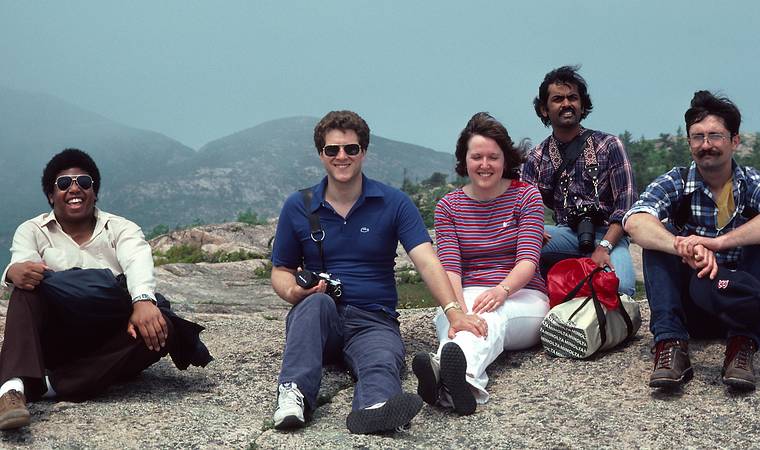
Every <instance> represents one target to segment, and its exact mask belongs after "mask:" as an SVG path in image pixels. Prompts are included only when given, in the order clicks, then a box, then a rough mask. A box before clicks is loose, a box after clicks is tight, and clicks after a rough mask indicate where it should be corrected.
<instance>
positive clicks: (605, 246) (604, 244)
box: [599, 239, 613, 253]
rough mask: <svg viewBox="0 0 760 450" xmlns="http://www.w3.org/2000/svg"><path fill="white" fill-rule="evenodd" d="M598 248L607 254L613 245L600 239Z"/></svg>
mask: <svg viewBox="0 0 760 450" xmlns="http://www.w3.org/2000/svg"><path fill="white" fill-rule="evenodd" d="M599 247H602V248H604V249H605V250H607V253H609V252H611V251H612V247H613V245H612V244H610V241H608V240H607V239H602V240H601V241H599Z"/></svg>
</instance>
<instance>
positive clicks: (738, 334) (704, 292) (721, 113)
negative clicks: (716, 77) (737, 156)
mask: <svg viewBox="0 0 760 450" xmlns="http://www.w3.org/2000/svg"><path fill="white" fill-rule="evenodd" d="M684 118H685V121H686V132H687V139H688V143H689V147H690V148H691V157H692V159H693V162H692V163H691V165H690V166H689V167H676V168H673V169H672V170H671V171H669V172H667V173H666V174H664V175H661V176H660V177H658V178H657V179H655V180H654V181H653V182H652V183H651V184H650V185H649V186H648V187H647V189H646V191H644V192H643V193H642V194H641V196H640V197H639V200H638V201H637V202H636V203H635V204H634V205H633V207H632V208H631V209H630V211H628V212H627V213H626V215H625V217H624V219H623V224H624V226H625V230H626V231H627V232H628V233H629V234H630V235H631V236H632V237H633V239H634V240H635V241H636V242H637V243H638V244H639V245H641V246H642V247H643V248H644V252H643V261H644V281H645V286H646V292H647V298H648V300H649V306H650V310H651V320H650V329H651V331H652V334H653V335H654V341H655V352H654V353H655V356H654V369H653V371H652V374H651V376H650V378H649V386H651V387H653V388H664V389H675V388H678V387H680V386H681V385H682V384H683V383H685V382H687V381H689V380H690V379H691V378H692V376H693V369H692V366H691V362H690V360H689V353H688V352H689V347H688V340H689V338H690V337H709V338H724V337H727V338H728V342H727V345H726V352H725V358H724V362H723V369H722V379H723V383H725V384H726V385H728V386H729V387H730V388H734V389H740V390H752V389H755V374H754V367H753V365H752V359H753V356H754V354H755V351H756V350H757V345H758V340H759V339H760V281H758V278H760V259H758V255H759V254H760V252H758V249H759V248H760V247H758V245H760V218H758V217H755V216H756V215H757V211H758V210H759V209H760V173H758V171H757V170H755V169H753V168H751V167H741V166H740V165H738V164H737V163H736V160H734V158H733V156H734V153H735V152H736V149H737V146H738V145H739V141H740V138H739V124H740V123H741V114H740V113H739V109H738V108H737V107H736V105H734V103H733V102H731V101H730V100H729V99H727V98H725V97H717V96H715V95H713V94H712V93H710V92H708V91H699V92H696V93H695V94H694V98H693V99H692V100H691V107H690V108H689V109H688V110H687V111H686V114H685V115H684Z"/></svg>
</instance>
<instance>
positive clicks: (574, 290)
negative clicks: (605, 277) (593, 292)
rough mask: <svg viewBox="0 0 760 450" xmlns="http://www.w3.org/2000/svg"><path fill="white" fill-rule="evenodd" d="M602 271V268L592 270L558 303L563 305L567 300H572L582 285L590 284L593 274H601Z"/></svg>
mask: <svg viewBox="0 0 760 450" xmlns="http://www.w3.org/2000/svg"><path fill="white" fill-rule="evenodd" d="M602 270H604V268H603V267H597V268H596V269H594V270H592V271H591V273H590V274H588V275H586V276H585V277H583V279H582V280H581V281H580V282H579V283H578V284H577V285H576V286H575V287H574V288H573V289H572V290H571V291H570V292H568V293H567V295H565V298H563V299H562V301H560V302H559V303H565V302H566V301H568V300H572V299H574V298H575V296H576V294H578V291H580V290H581V289H582V288H583V285H584V284H586V283H587V282H588V283H590V282H591V278H592V277H593V276H594V274H596V273H599V272H601V271H602Z"/></svg>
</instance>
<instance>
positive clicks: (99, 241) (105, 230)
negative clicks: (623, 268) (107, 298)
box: [0, 208, 156, 298]
mask: <svg viewBox="0 0 760 450" xmlns="http://www.w3.org/2000/svg"><path fill="white" fill-rule="evenodd" d="M95 218H96V222H95V230H94V231H93V233H92V237H90V239H89V240H88V241H87V242H85V243H84V244H82V245H79V244H77V243H76V242H74V240H73V239H72V238H71V237H70V236H69V235H68V234H66V233H65V232H64V231H63V229H62V228H61V226H60V225H59V224H58V221H57V220H56V218H55V214H54V213H53V211H50V212H49V213H46V214H41V215H39V216H37V217H35V218H33V219H29V220H27V221H26V222H24V223H22V224H21V225H19V227H18V228H17V229H16V234H14V235H13V243H12V244H11V262H10V264H8V267H6V268H5V271H3V277H2V279H1V280H0V282H1V283H2V285H3V286H6V287H8V286H12V283H10V282H8V281H6V276H7V274H8V268H9V267H10V266H11V265H12V264H14V263H17V262H26V261H33V262H43V261H44V263H45V264H46V265H47V266H48V267H50V269H52V270H54V271H61V270H67V269H71V268H73V267H79V268H81V269H111V272H113V274H114V275H119V274H122V273H123V274H125V275H126V277H127V289H128V290H129V294H130V295H131V296H132V298H135V297H138V296H140V295H142V294H148V295H149V296H150V297H151V298H155V289H156V280H155V277H154V274H153V256H152V254H151V249H150V245H149V244H148V243H147V242H146V241H145V236H144V235H143V233H142V230H140V227H139V226H137V224H136V223H134V222H132V221H129V220H127V219H125V218H123V217H119V216H116V215H113V214H109V213H107V212H104V211H100V210H99V209H97V208H95Z"/></svg>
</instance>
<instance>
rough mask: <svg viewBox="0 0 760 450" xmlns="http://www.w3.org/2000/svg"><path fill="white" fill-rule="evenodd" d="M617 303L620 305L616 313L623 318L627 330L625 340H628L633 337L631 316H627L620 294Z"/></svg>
mask: <svg viewBox="0 0 760 450" xmlns="http://www.w3.org/2000/svg"><path fill="white" fill-rule="evenodd" d="M618 302H619V303H620V307H618V311H620V316H622V317H623V321H624V322H625V327H626V328H627V329H628V335H627V337H626V339H628V338H630V337H631V336H633V321H632V320H631V316H630V315H628V311H626V310H625V306H623V299H621V298H620V294H618Z"/></svg>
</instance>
